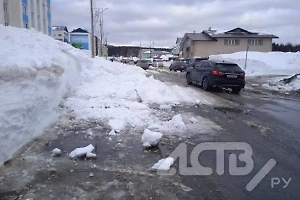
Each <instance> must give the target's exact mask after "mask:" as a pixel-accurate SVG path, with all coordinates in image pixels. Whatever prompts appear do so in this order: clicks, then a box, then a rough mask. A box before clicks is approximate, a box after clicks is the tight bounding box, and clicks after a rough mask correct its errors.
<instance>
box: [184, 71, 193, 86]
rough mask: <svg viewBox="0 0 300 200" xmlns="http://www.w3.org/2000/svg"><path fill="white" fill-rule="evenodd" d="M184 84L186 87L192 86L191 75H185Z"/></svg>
mask: <svg viewBox="0 0 300 200" xmlns="http://www.w3.org/2000/svg"><path fill="white" fill-rule="evenodd" d="M186 83H187V84H188V85H192V84H193V82H192V81H191V74H190V73H187V74H186Z"/></svg>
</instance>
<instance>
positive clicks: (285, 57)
mask: <svg viewBox="0 0 300 200" xmlns="http://www.w3.org/2000/svg"><path fill="white" fill-rule="evenodd" d="M210 58H212V59H218V60H227V61H232V62H234V63H237V64H238V65H239V66H240V67H241V68H242V69H244V70H245V71H246V76H247V77H249V76H250V77H251V76H252V77H254V76H269V77H270V76H273V75H278V76H286V77H290V76H293V75H295V74H297V73H300V52H296V53H292V52H288V53H284V52H269V53H262V52H251V51H250V52H248V59H247V64H246V68H245V63H246V52H237V53H232V54H221V55H214V56H210ZM261 80H264V82H262V83H261V84H262V86H263V87H264V88H266V89H270V90H276V91H282V92H287V91H295V90H299V89H300V86H299V77H298V78H297V79H295V80H294V81H292V82H291V83H288V84H286V83H284V82H282V81H281V80H282V77H276V76H273V78H267V79H261Z"/></svg>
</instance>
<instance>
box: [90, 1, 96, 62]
mask: <svg viewBox="0 0 300 200" xmlns="http://www.w3.org/2000/svg"><path fill="white" fill-rule="evenodd" d="M90 3H91V32H92V33H91V45H90V46H91V51H92V58H94V57H95V49H94V46H95V38H94V2H93V0H90Z"/></svg>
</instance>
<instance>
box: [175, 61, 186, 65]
mask: <svg viewBox="0 0 300 200" xmlns="http://www.w3.org/2000/svg"><path fill="white" fill-rule="evenodd" d="M175 64H176V65H185V64H186V63H185V62H175Z"/></svg>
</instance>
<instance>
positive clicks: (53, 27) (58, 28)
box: [52, 26, 69, 32]
mask: <svg viewBox="0 0 300 200" xmlns="http://www.w3.org/2000/svg"><path fill="white" fill-rule="evenodd" d="M52 30H53V31H66V32H69V31H68V28H67V27H66V26H52Z"/></svg>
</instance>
